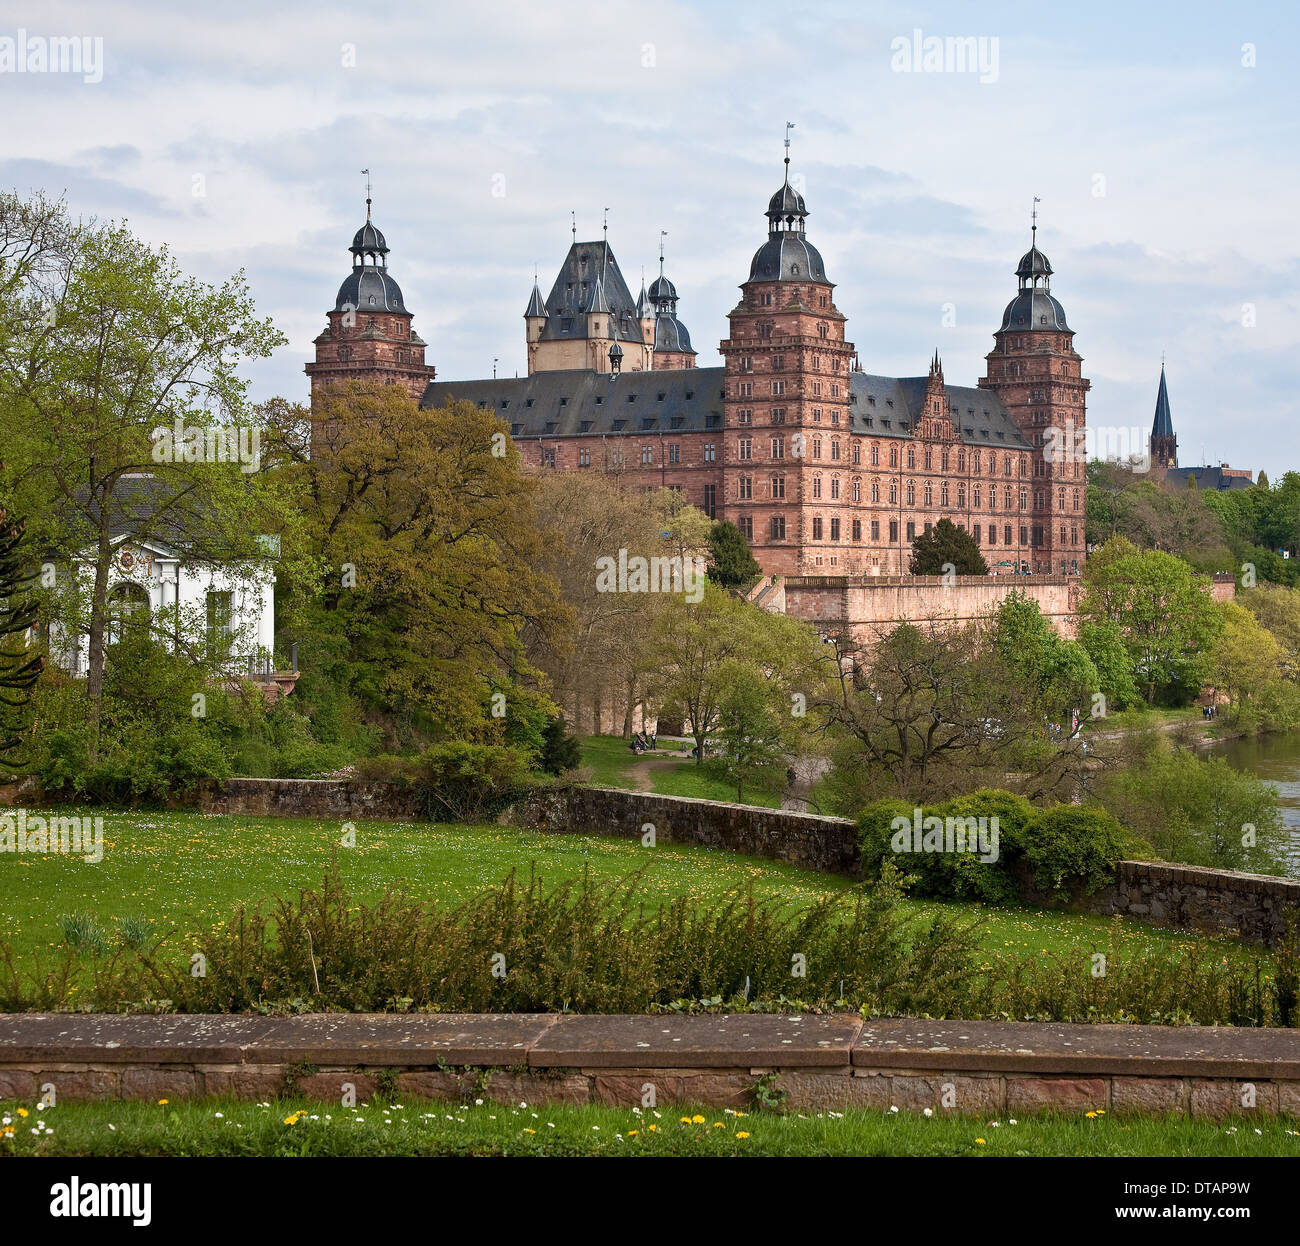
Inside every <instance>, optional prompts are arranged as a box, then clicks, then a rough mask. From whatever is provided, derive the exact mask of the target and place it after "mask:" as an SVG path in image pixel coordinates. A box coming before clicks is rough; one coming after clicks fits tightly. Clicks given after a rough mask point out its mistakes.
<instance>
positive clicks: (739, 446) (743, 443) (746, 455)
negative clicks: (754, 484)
mask: <svg viewBox="0 0 1300 1246" xmlns="http://www.w3.org/2000/svg"><path fill="white" fill-rule="evenodd" d="M753 448H754V442H753V440H752V439H751V438H749V437H742V438H741V439H740V440H739V441H738V442H736V450H737V454H738V456H739V458H740V459H741V461H742V462H744V461H748V460H749V459H752V458H753V457H754V455H753Z"/></svg>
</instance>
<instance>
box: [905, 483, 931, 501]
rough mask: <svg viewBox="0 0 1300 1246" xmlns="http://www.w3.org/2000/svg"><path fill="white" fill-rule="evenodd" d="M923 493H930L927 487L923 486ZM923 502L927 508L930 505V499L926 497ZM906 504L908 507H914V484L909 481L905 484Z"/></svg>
mask: <svg viewBox="0 0 1300 1246" xmlns="http://www.w3.org/2000/svg"><path fill="white" fill-rule="evenodd" d="M925 491H926V493H929V491H930V486H929V485H926V486H925ZM925 501H926V505H927V506H928V505H929V503H930V499H929V498H928V497H927V498H926V499H925ZM907 504H908V506H915V505H916V484H915V482H913V481H911V480H909V481H908V482H907Z"/></svg>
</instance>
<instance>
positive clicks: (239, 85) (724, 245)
mask: <svg viewBox="0 0 1300 1246" xmlns="http://www.w3.org/2000/svg"><path fill="white" fill-rule="evenodd" d="M19 31H24V32H25V33H26V36H27V37H28V38H29V39H30V38H31V37H33V36H35V37H38V38H42V39H43V38H48V37H54V36H77V37H82V38H86V39H90V40H92V41H98V42H97V43H93V44H91V45H89V46H90V47H91V49H92V52H91V55H92V56H93V55H94V52H93V49H94V48H99V49H102V55H101V57H100V59H99V60H98V61H97V62H96V64H95V65H94V67H92V68H91V70H90V72H85V70H86V66H83V72H82V73H81V74H76V73H71V72H58V73H48V72H47V73H39V72H33V71H32V70H31V69H30V68H29V67H28V68H25V69H24V70H23V71H21V72H20V71H19V69H18V62H17V60H16V58H15V59H10V60H9V61H6V59H5V51H4V49H5V42H4V41H5V39H6V38H8V39H10V40H17V39H18V35H19ZM1297 35H1300V5H1297V4H1295V3H1294V0H1277V2H1276V3H1250V2H1248V0H1239V2H1237V3H1233V4H1223V3H1198V2H1195V0H1193V2H1190V3H1188V2H1185V3H1159V2H1155V3H1140V4H1135V3H1132V2H1131V0H1130V2H1128V3H1112V2H1109V0H1106V2H1099V0H1094V2H1091V3H1088V4H1075V5H1046V4H1042V3H1036V4H1031V3H953V4H895V3H864V2H862V0H858V2H857V3H843V4H840V3H825V2H823V0H811V2H808V3H804V4H802V5H800V4H791V3H789V2H788V0H787V2H786V3H782V4H769V3H763V2H761V0H757V2H756V0H749V2H747V3H710V2H702V0H696V2H695V3H683V2H680V0H655V3H653V4H639V3H621V2H615V0H598V2H588V0H572V2H568V3H566V2H555V0H551V2H547V3H538V2H537V0H532V2H531V3H515V2H514V0H493V2H492V3H481V4H477V5H466V4H449V3H445V2H444V0H437V2H435V3H432V4H430V3H424V4H418V3H400V2H390V3H388V4H386V5H384V6H359V5H356V4H354V3H350V4H338V3H334V2H333V0H313V3H311V4H298V3H283V4H278V5H275V6H273V7H272V6H265V5H262V4H253V3H245V2H244V0H223V2H222V3H221V4H219V5H210V6H203V7H202V8H201V9H200V8H199V7H197V6H194V7H190V6H178V5H175V4H174V3H149V2H145V0H139V2H134V3H133V2H132V0H115V3H113V4H112V5H111V6H106V5H103V4H102V3H84V4H78V3H60V2H58V0H44V2H41V3H35V2H31V3H29V2H28V0H21V2H17V3H15V2H14V0H0V117H3V118H4V123H3V137H0V185H3V186H5V187H7V188H10V189H16V190H18V191H19V193H22V194H27V193H30V192H32V191H35V190H43V191H45V192H47V193H49V194H51V195H56V196H57V195H62V196H64V197H65V199H66V201H67V204H68V206H69V208H70V210H71V211H72V212H73V213H74V214H75V215H77V216H80V217H87V218H88V217H96V218H99V219H102V220H107V219H113V220H126V221H127V222H128V224H129V225H130V227H131V229H132V230H133V231H134V232H135V233H136V234H137V236H139V237H140V238H141V239H143V240H144V241H145V242H147V243H149V244H150V245H154V246H159V245H163V244H166V245H167V246H168V247H170V248H171V249H172V251H173V252H174V253H175V255H176V256H177V258H178V260H179V261H180V263H181V264H182V265H183V267H184V268H185V269H186V270H187V271H189V272H190V273H192V274H193V275H195V276H197V277H200V278H203V279H204V280H207V281H211V282H214V283H216V282H220V281H222V280H224V279H225V278H226V277H228V276H229V275H230V274H231V273H233V272H235V271H236V270H238V269H241V268H242V269H243V270H244V271H245V272H246V274H247V278H248V281H249V284H250V286H251V289H252V292H253V295H254V298H255V300H256V303H257V307H258V310H259V311H260V312H261V313H263V314H266V315H269V316H270V317H272V319H273V320H274V321H275V323H276V324H277V325H278V326H279V327H280V329H281V330H282V331H283V332H284V334H285V335H286V336H287V337H288V339H289V342H288V345H286V346H284V347H282V348H280V349H279V350H278V351H277V352H276V353H275V355H274V356H273V357H272V358H271V359H269V360H264V361H256V362H253V363H250V364H249V366H248V368H247V371H246V375H247V376H248V377H249V379H250V382H251V391H250V392H251V396H252V397H253V398H254V399H256V400H261V399H264V398H267V397H270V396H272V395H277V394H278V395H283V396H285V397H288V398H291V399H295V400H305V398H306V394H307V384H306V378H305V376H304V375H303V372H302V369H303V365H304V364H305V363H306V362H307V361H308V360H309V359H310V358H311V357H312V340H313V338H314V337H315V336H316V335H317V334H318V333H319V332H320V331H321V330H322V329H323V328H324V327H325V313H326V311H327V310H328V309H330V308H331V307H332V306H333V304H334V298H335V293H336V291H337V289H338V286H339V283H340V282H341V281H342V279H343V278H344V277H345V276H346V275H347V273H348V272H349V269H350V264H351V259H350V257H349V255H348V253H347V246H348V244H349V242H350V241H351V238H352V234H353V233H354V232H355V230H356V229H357V228H358V227H359V226H360V225H361V223H362V221H363V220H364V219H365V202H364V201H365V178H364V177H363V176H362V173H361V170H362V169H363V168H369V169H370V171H371V177H372V179H373V185H374V191H373V197H374V219H375V222H376V224H377V225H379V227H380V228H381V229H382V230H383V231H384V233H385V235H386V237H387V241H388V245H389V246H390V248H391V253H390V255H389V257H388V258H389V266H390V272H391V273H392V274H393V276H394V277H396V279H397V280H398V282H399V283H400V285H401V287H402V290H403V292H404V295H405V300H406V304H407V307H408V308H409V309H410V310H411V311H413V312H414V313H415V321H414V324H415V328H416V329H417V331H418V332H419V333H420V334H421V336H423V337H424V338H425V340H426V341H427V342H428V343H429V349H428V351H427V352H426V359H427V361H428V362H430V363H433V364H434V365H435V366H436V367H437V370H438V377H439V379H447V380H455V379H458V378H466V379H468V378H475V377H483V376H489V375H491V372H492V368H493V364H494V360H495V361H496V365H495V366H496V367H497V369H498V372H499V373H500V374H502V375H512V374H514V373H515V372H520V371H523V370H524V369H525V366H526V365H525V349H524V324H523V318H522V317H523V311H524V307H525V305H526V303H527V301H528V295H529V291H530V290H531V288H532V282H533V273H534V270H535V269H536V271H538V272H539V274H540V277H541V284H542V288H543V293H546V292H547V291H549V289H550V285H551V282H552V281H553V280H554V277H555V274H556V272H557V270H558V268H559V266H560V264H561V262H562V260H563V258H564V255H565V252H566V250H567V248H568V245H569V242H570V240H571V235H570V232H569V231H570V219H571V218H570V213H571V212H576V214H577V223H578V234H579V237H580V239H592V238H599V237H600V236H601V224H602V219H603V217H604V215H605V212H606V210H608V220H609V242H610V246H611V248H612V250H613V252H614V254H615V256H616V257H617V258H618V261H619V264H620V266H621V267H622V269H623V271H624V274H625V275H626V277H627V279H628V282H629V284H630V285H631V286H632V287H633V291H634V292H635V290H636V289H637V287H638V286H639V281H640V276H641V271H642V268H644V269H645V271H646V274H647V276H653V274H654V273H655V272H656V271H657V268H658V258H657V257H658V245H659V238H660V231H661V230H666V231H667V237H666V240H665V246H666V255H667V261H666V271H667V273H668V275H669V276H670V277H671V278H672V280H673V281H674V283H675V284H676V286H677V289H678V293H679V295H680V303H679V307H678V311H679V315H680V317H681V319H682V321H683V322H684V323H685V324H686V326H687V327H688V328H689V330H690V332H691V336H692V339H693V341H694V344H695V347H696V349H697V350H698V351H699V363H700V364H701V365H702V366H708V365H714V364H717V363H719V362H720V360H719V357H718V355H717V350H716V347H717V343H718V341H719V340H720V339H721V338H723V337H725V336H726V332H727V321H726V314H727V312H728V311H729V310H730V309H731V308H732V307H734V306H735V304H736V302H737V301H738V298H739V291H738V289H737V287H738V286H739V284H740V283H741V282H742V281H743V280H744V279H745V278H746V276H747V275H748V271H749V262H750V259H751V257H752V255H753V252H754V251H755V250H756V249H757V248H758V247H759V246H760V245H761V243H762V242H763V240H764V238H765V236H766V222H765V220H764V218H763V211H764V209H765V207H766V204H767V200H768V198H769V196H770V195H771V194H772V192H773V191H775V190H776V189H777V188H778V187H779V186H780V184H781V177H782V171H783V170H782V164H781V159H782V156H783V154H784V151H783V147H782V142H783V139H784V136H785V124H786V122H787V121H792V122H794V123H795V128H794V130H793V131H792V132H791V170H792V173H793V174H794V176H795V177H796V178H797V179H799V186H800V189H801V190H802V191H803V193H804V194H805V196H806V198H807V202H808V208H809V212H810V216H809V219H808V236H809V239H810V241H812V242H813V243H814V244H815V245H816V246H817V247H818V249H819V250H820V251H821V253H822V255H823V257H824V259H825V262H826V271H827V274H828V276H829V278H830V279H831V280H832V281H834V282H835V283H836V285H837V290H836V303H837V305H838V307H839V308H840V310H841V311H842V312H844V313H845V315H847V317H848V336H849V338H850V340H852V341H853V342H854V343H855V344H856V346H857V350H858V355H859V359H860V361H861V365H862V367H863V368H864V369H865V370H866V371H868V372H874V373H880V374H885V375H890V376H916V375H923V374H924V373H925V371H926V366H927V363H928V360H929V358H930V355H931V354H932V353H933V351H934V350H936V349H937V350H938V351H939V353H940V356H941V357H942V359H943V364H944V372H945V376H946V378H947V380H948V382H949V383H950V384H960V385H973V384H974V383H975V380H976V378H977V377H979V376H980V375H982V374H983V371H984V358H983V357H984V355H985V354H986V353H987V352H988V351H989V350H990V349H991V348H992V345H993V340H992V334H993V332H994V330H995V329H996V328H997V327H998V325H999V324H1000V322H1001V317H1002V311H1003V309H1004V307H1005V306H1006V304H1007V302H1008V301H1009V300H1010V298H1011V297H1012V295H1013V293H1014V291H1015V286H1016V282H1015V277H1014V276H1013V273H1014V269H1015V267H1016V262H1017V260H1018V259H1019V257H1020V255H1021V254H1022V253H1023V252H1024V251H1025V250H1026V249H1027V247H1028V244H1029V240H1030V211H1031V206H1032V203H1033V200H1034V198H1035V197H1037V198H1038V199H1039V200H1040V203H1039V205H1038V212H1039V217H1038V222H1039V231H1038V240H1039V245H1040V248H1041V249H1042V250H1043V251H1044V252H1045V253H1046V254H1047V256H1048V257H1049V259H1050V260H1051V263H1052V266H1053V269H1054V277H1053V282H1052V292H1053V294H1055V295H1056V297H1057V298H1058V299H1059V300H1060V301H1061V303H1062V304H1063V305H1064V307H1065V310H1066V314H1067V317H1068V320H1069V323H1070V326H1071V327H1072V328H1073V329H1074V331H1075V334H1076V337H1075V346H1076V349H1078V350H1079V352H1080V353H1081V354H1082V355H1083V356H1084V375H1085V376H1087V377H1089V378H1090V379H1091V381H1092V391H1091V393H1090V395H1089V400H1088V420H1089V423H1090V424H1094V425H1105V426H1109V427H1119V428H1127V427H1140V428H1141V429H1142V430H1143V432H1144V434H1145V432H1146V431H1148V430H1149V428H1150V424H1151V419H1152V414H1153V411H1154V406H1155V398H1156V390H1157V386H1158V382H1159V375H1160V362H1161V357H1162V356H1164V357H1165V359H1166V360H1167V368H1168V385H1169V394H1170V402H1171V408H1172V412H1173V420H1174V428H1175V432H1176V433H1177V435H1178V438H1179V459H1180V462H1181V463H1182V464H1184V465H1194V464H1199V463H1203V462H1204V463H1212V464H1217V463H1220V462H1228V463H1231V464H1232V465H1233V466H1236V467H1247V468H1251V469H1253V470H1258V469H1260V468H1264V469H1266V470H1267V471H1268V472H1269V475H1270V476H1271V477H1273V478H1276V476H1277V474H1278V473H1280V472H1281V471H1282V470H1286V469H1287V468H1300V437H1298V436H1297V431H1296V425H1297V418H1298V417H1300V410H1298V405H1300V402H1298V398H1297V395H1300V385H1297V384H1296V380H1297V376H1296V374H1297V370H1298V366H1300V352H1298V351H1297V345H1298V344H1300V159H1297V155H1298V154H1300V107H1298V106H1297V105H1298V103H1300V39H1298V38H1297ZM968 37H971V38H974V39H976V40H978V41H979V42H978V43H977V44H976V45H975V46H976V47H977V48H978V49H980V50H981V51H982V53H983V63H982V65H981V64H977V65H975V66H974V67H973V69H968V68H967V67H965V66H963V65H961V64H958V63H948V64H946V65H940V66H937V67H927V62H926V60H925V58H924V56H923V57H922V58H920V63H919V64H917V63H914V60H915V58H913V57H912V56H911V49H912V48H914V47H915V46H917V44H918V43H920V45H921V47H922V50H923V51H924V48H925V43H924V41H925V40H927V39H939V40H956V39H964V38H968ZM89 64H90V62H89V61H88V62H87V65H89ZM87 79H90V80H89V81H88V80H87Z"/></svg>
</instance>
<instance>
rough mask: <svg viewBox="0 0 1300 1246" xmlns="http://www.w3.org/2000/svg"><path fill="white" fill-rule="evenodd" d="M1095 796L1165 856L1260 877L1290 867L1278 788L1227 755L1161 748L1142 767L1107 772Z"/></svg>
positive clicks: (1186, 863)
mask: <svg viewBox="0 0 1300 1246" xmlns="http://www.w3.org/2000/svg"><path fill="white" fill-rule="evenodd" d="M1097 796H1098V799H1099V800H1100V801H1101V803H1102V804H1103V805H1104V806H1105V807H1106V808H1107V809H1109V810H1110V812H1111V813H1113V814H1114V815H1115V817H1117V818H1118V819H1119V821H1120V822H1122V823H1123V824H1124V825H1125V826H1128V827H1130V828H1131V829H1132V830H1133V831H1135V832H1136V833H1138V834H1139V835H1142V836H1143V837H1144V838H1146V839H1147V840H1149V841H1150V842H1151V844H1153V845H1154V847H1155V849H1156V851H1157V852H1159V854H1160V856H1161V857H1162V858H1163V859H1164V860H1166V861H1176V862H1179V863H1181V864H1183V865H1200V866H1205V867H1208V868H1212V869H1225V870H1248V871H1251V872H1253V873H1260V874H1278V873H1282V872H1283V871H1284V869H1285V859H1286V858H1285V853H1286V843H1287V834H1286V828H1285V826H1284V825H1283V823H1282V820H1281V816H1280V814H1279V811H1278V794H1277V789H1276V788H1275V787H1274V786H1273V785H1272V784H1271V783H1265V782H1264V781H1263V780H1261V779H1258V778H1256V777H1255V776H1254V775H1252V774H1248V773H1246V772H1244V771H1241V770H1235V769H1233V767H1232V766H1230V765H1229V764H1228V763H1227V762H1226V761H1225V760H1224V759H1223V758H1222V757H1208V758H1199V757H1197V756H1195V755H1194V754H1192V753H1190V752H1187V751H1185V750H1177V751H1173V750H1170V749H1168V748H1167V747H1161V748H1158V749H1157V750H1156V751H1155V752H1154V753H1153V754H1152V755H1151V756H1150V757H1149V758H1148V759H1147V761H1146V762H1145V763H1144V764H1142V765H1140V766H1137V767H1134V768H1131V769H1123V770H1117V771H1112V772H1110V773H1109V774H1105V775H1104V776H1103V778H1102V779H1101V781H1100V783H1099V785H1098V788H1097Z"/></svg>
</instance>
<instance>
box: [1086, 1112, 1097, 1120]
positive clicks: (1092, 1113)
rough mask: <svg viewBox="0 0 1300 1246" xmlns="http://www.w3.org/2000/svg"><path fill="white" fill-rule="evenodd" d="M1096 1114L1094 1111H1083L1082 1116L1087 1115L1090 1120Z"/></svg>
mask: <svg viewBox="0 0 1300 1246" xmlns="http://www.w3.org/2000/svg"><path fill="white" fill-rule="evenodd" d="M1096 1115H1097V1113H1096V1112H1085V1113H1084V1116H1086V1117H1088V1119H1089V1120H1091V1119H1092V1118H1093V1117H1095V1116H1096Z"/></svg>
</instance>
